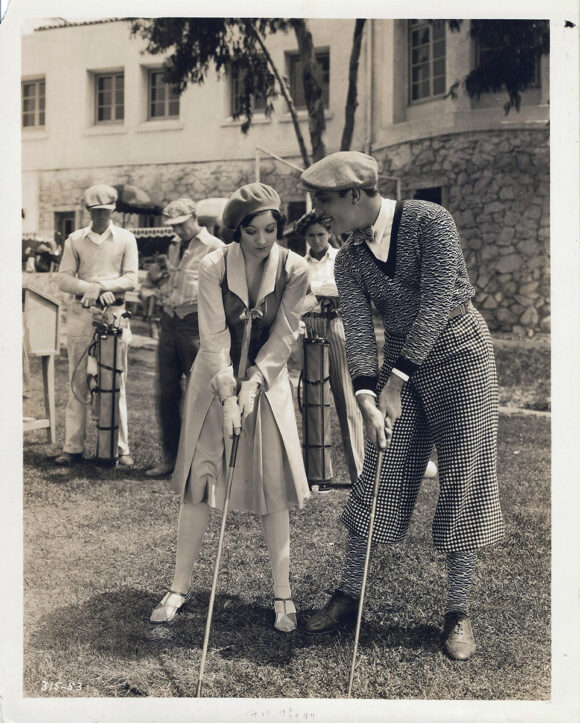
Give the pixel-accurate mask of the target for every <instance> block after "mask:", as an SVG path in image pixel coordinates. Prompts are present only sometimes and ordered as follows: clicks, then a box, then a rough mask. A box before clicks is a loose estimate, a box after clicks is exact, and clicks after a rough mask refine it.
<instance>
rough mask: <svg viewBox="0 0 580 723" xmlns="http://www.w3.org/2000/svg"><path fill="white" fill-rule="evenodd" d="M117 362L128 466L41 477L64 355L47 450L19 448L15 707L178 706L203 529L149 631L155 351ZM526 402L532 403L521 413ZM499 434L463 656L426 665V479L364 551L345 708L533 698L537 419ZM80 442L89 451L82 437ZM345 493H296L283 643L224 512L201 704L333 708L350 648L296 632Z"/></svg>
mask: <svg viewBox="0 0 580 723" xmlns="http://www.w3.org/2000/svg"><path fill="white" fill-rule="evenodd" d="M502 353H503V352H502ZM507 353H508V352H505V354H507ZM540 356H541V357H542V361H541V364H543V365H544V368H543V369H541V370H540V372H541V373H540V374H538V370H536V371H534V370H531V371H530V374H529V376H530V379H538V378H539V376H541V374H542V373H545V371H546V358H547V359H548V362H547V363H548V367H549V354H548V355H543V356H542V355H540ZM130 359H131V360H130V363H131V367H130V377H129V384H128V399H129V432H130V436H131V446H132V453H133V456H134V457H135V459H136V467H135V469H132V470H128V471H127V470H125V469H113V470H111V469H106V468H98V467H95V466H93V465H91V464H90V463H86V464H83V465H80V466H78V467H75V468H72V469H71V470H62V469H58V468H55V467H54V466H53V465H52V463H51V459H50V456H51V455H54V454H56V453H57V452H58V451H59V450H60V448H61V445H62V438H63V425H64V421H63V420H64V403H65V400H66V396H67V382H66V355H63V356H61V357H60V358H59V359H58V360H57V399H58V400H59V404H58V408H57V415H58V420H59V428H58V439H57V442H58V445H56V446H55V447H50V446H49V445H46V444H45V442H44V435H43V433H41V432H33V433H28V434H27V435H26V436H25V439H24V535H25V541H24V542H25V569H24V585H25V589H24V598H25V619H24V623H25V628H24V695H25V696H29V697H42V696H48V697H52V696H71V697H72V696H77V697H78V696H83V697H91V696H107V697H125V696H156V697H157V696H159V697H167V696H195V691H196V684H197V676H198V672H199V663H200V658H201V648H202V643H203V633H204V626H205V618H206V612H207V603H208V598H209V590H210V586H211V579H212V572H213V560H214V555H215V550H216V548H217V537H218V532H219V523H220V515H219V513H216V512H214V513H213V514H212V517H211V526H210V530H209V534H208V535H207V536H206V539H205V542H204V547H203V548H202V553H201V556H200V561H199V564H198V566H197V568H196V571H195V573H194V579H193V586H194V590H195V593H194V597H193V601H192V603H191V604H190V605H189V606H188V608H187V609H186V611H184V612H183V613H182V614H181V615H179V616H178V617H177V619H176V621H175V622H174V623H173V624H171V625H170V626H153V625H151V624H150V623H149V622H148V617H149V614H150V612H151V610H152V608H153V607H154V605H155V604H156V603H157V602H158V601H159V599H160V597H161V596H162V594H163V593H164V591H165V589H166V588H167V585H168V584H169V582H170V579H171V573H172V562H173V555H174V549H175V529H176V522H177V512H178V502H177V500H176V498H175V496H174V495H173V493H171V492H170V491H169V490H168V487H167V482H166V481H164V480H153V481H151V480H148V479H147V478H145V477H144V474H143V470H144V469H146V468H147V467H148V466H150V465H152V464H153V463H154V462H156V461H157V460H158V458H159V454H160V444H159V432H158V427H157V421H156V417H155V412H154V388H155V362H154V352H153V350H152V349H140V350H132V352H131V358H130ZM541 364H540V366H541ZM512 366H513V365H510V363H509V361H508V362H506V364H505V367H506V369H509V368H511V367H512ZM498 368H500V364H499V360H498ZM32 372H33V375H34V379H35V383H34V385H33V388H32V391H31V398H30V399H29V400H27V401H26V403H25V414H29V415H30V416H40V413H41V409H40V398H41V393H40V388H39V382H38V377H39V374H38V372H39V370H38V366H37V365H36V362H35V361H34V360H33V365H32ZM548 376H549V368H548ZM500 379H501V375H500ZM510 383H511V382H510ZM521 383H522V382H521V380H520V381H519V382H518V381H516V382H515V383H514V389H515V388H516V386H515V385H517V384H521ZM508 386H509V385H508ZM508 386H506V387H505V388H504V389H503V392H502V393H503V394H504V399H506V398H507V397H510V392H509V389H508ZM518 393H519V394H522V392H521V390H520V391H519V392H518ZM534 394H535V395H536V396H538V389H537V388H536V389H535V390H533V389H532V390H530V395H529V396H530V398H532V397H533V396H534ZM508 401H509V400H508ZM511 401H512V403H513V399H512V400H511ZM520 401H521V400H520ZM504 403H506V402H505V401H504ZM522 406H524V404H522ZM533 406H535V408H538V406H537V404H534V405H533ZM499 431H500V434H499V474H500V484H501V495H502V504H503V510H504V514H505V518H506V523H507V536H506V539H505V542H504V543H503V544H501V545H497V546H495V547H492V548H489V549H487V550H484V551H482V553H481V555H480V558H479V563H478V567H477V574H476V580H475V583H474V586H473V594H472V601H473V602H472V616H473V620H474V627H475V633H476V638H477V643H478V653H477V655H476V656H475V657H474V658H473V659H472V660H471V661H470V662H468V663H463V664H462V663H456V662H455V663H454V662H452V661H450V660H449V659H447V658H446V657H445V656H444V655H443V654H442V653H441V650H440V643H439V629H440V625H441V618H442V607H443V605H444V598H445V583H446V581H445V575H444V555H442V554H440V553H435V552H434V551H433V550H432V548H431V545H430V522H431V518H432V514H433V510H434V506H435V501H436V495H437V481H436V480H430V481H429V480H425V482H424V486H423V489H422V491H421V494H420V497H419V500H418V504H417V508H416V511H415V515H414V520H413V523H412V527H411V529H410V532H409V535H408V538H407V540H406V542H405V543H403V544H401V545H398V546H395V547H393V548H385V547H383V548H380V549H379V551H378V552H377V554H376V556H375V559H374V560H373V563H372V565H371V569H370V573H369V575H370V576H369V585H368V588H367V599H366V604H365V620H364V622H363V626H362V629H361V638H360V644H359V662H358V666H357V673H356V676H355V686H354V690H353V695H354V696H356V697H361V698H383V699H401V698H407V699H457V700H468V699H480V700H508V699H517V700H547V699H549V697H550V655H551V652H550V420H549V418H543V417H536V416H534V417H532V416H519V415H516V416H509V417H503V416H502V417H501V418H500V430H499ZM92 433H94V430H92ZM339 440H340V435H339V432H338V428H337V425H335V427H334V429H333V441H334V442H335V444H334V466H335V479H336V481H338V482H346V469H345V464H344V458H343V456H342V450H341V448H340V441H339ZM91 443H92V445H93V446H92V448H91V449H93V450H94V437H93V438H92V440H91ZM347 495H348V490H347V489H334V490H333V491H332V492H331V493H330V494H328V495H313V497H312V499H311V500H310V501H309V502H308V504H307V506H306V508H305V509H304V510H302V511H300V512H297V511H294V512H292V514H291V529H292V567H291V579H292V584H293V597H294V601H295V603H296V605H297V608H298V610H299V629H298V631H296V632H295V633H293V634H291V635H283V634H281V633H277V632H276V631H275V630H274V629H273V628H272V621H273V613H272V609H271V607H272V598H271V581H270V571H269V562H268V556H267V551H266V548H265V546H264V543H263V540H262V534H261V526H260V522H259V519H258V518H257V517H254V516H251V515H247V514H243V513H235V512H233V513H230V516H229V517H228V525H227V530H226V542H225V549H224V556H223V558H222V568H221V573H220V579H219V586H218V594H217V598H216V604H215V609H214V623H213V627H212V634H211V638H210V646H209V653H208V658H207V662H206V675H205V683H204V695H205V696H208V697H216V698H217V697H225V698H228V697H233V698H237V697H256V698H270V697H289V698H293V697H299V698H308V697H320V698H340V697H343V696H345V695H346V689H347V685H348V677H349V672H350V663H351V655H352V645H353V637H354V636H353V634H352V633H350V634H348V633H347V634H344V635H343V636H341V637H338V638H334V639H331V640H329V641H327V642H324V643H321V642H311V641H310V640H309V639H308V638H307V637H306V635H305V634H304V633H303V632H302V631H301V629H300V623H303V622H304V620H305V619H306V617H307V616H308V615H309V614H311V613H312V612H313V611H314V610H316V609H317V608H318V607H319V606H320V605H322V604H323V603H324V602H325V600H326V596H327V593H328V592H329V591H332V590H333V589H334V587H335V585H336V583H337V581H338V578H339V575H340V568H341V560H342V553H343V549H344V542H345V538H346V535H345V531H344V530H343V528H342V526H340V524H339V523H338V521H337V519H338V514H339V511H340V509H341V507H342V505H343V504H344V502H345V501H346V498H347ZM56 683H60V684H61V685H59V686H58V687H57V686H56Z"/></svg>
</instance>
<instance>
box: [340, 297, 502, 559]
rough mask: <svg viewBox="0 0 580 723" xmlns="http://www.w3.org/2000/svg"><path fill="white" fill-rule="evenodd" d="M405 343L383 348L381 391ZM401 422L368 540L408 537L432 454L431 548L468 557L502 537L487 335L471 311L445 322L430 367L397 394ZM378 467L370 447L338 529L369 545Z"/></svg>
mask: <svg viewBox="0 0 580 723" xmlns="http://www.w3.org/2000/svg"><path fill="white" fill-rule="evenodd" d="M403 343H404V339H402V338H393V337H386V338H385V350H384V363H383V367H382V369H381V373H380V377H379V383H378V391H379V392H380V390H381V389H382V387H383V386H384V384H385V382H386V381H387V379H388V377H389V375H390V373H391V369H392V367H393V364H394V362H395V360H396V359H397V357H398V355H399V352H400V350H401V347H402V345H403ZM401 402H402V413H401V416H400V418H399V419H398V420H397V421H396V423H395V425H394V429H393V436H392V439H391V444H390V445H389V447H388V449H387V450H386V452H385V454H384V455H383V466H382V469H381V476H380V489H379V496H378V499H377V511H376V517H375V524H374V532H373V540H374V541H375V542H378V543H386V544H392V543H395V542H399V541H400V540H402V539H403V538H404V536H405V534H406V532H407V529H408V526H409V522H410V519H411V514H412V512H413V508H414V506H415V501H416V499H417V494H418V492H419V487H420V485H421V480H422V477H423V473H424V471H425V467H426V465H427V462H428V460H429V454H430V451H431V448H432V445H433V444H435V447H436V449H437V456H438V464H439V487H440V489H439V498H438V501H437V506H436V509H435V516H434V519H433V526H432V532H433V544H434V547H435V548H436V549H438V550H444V551H446V552H467V551H472V550H476V549H478V548H480V547H484V546H486V545H491V544H493V543H494V542H497V541H498V540H499V539H500V538H501V537H502V536H503V531H504V528H503V519H502V514H501V509H500V503H499V493H498V485H497V474H496V458H497V376H496V370H495V360H494V356H493V348H492V343H491V338H490V335H489V331H488V328H487V325H486V323H485V321H484V319H483V318H482V317H481V315H480V314H479V313H478V312H477V311H476V310H475V309H471V310H470V311H468V312H467V313H465V314H463V315H461V316H456V317H454V318H453V319H450V320H449V322H448V323H447V326H446V327H445V329H444V331H443V332H442V333H441V335H440V336H439V338H438V340H437V342H436V343H435V345H434V346H433V348H432V350H431V352H430V353H429V355H428V357H427V359H426V360H425V361H424V362H423V364H421V366H420V367H419V368H418V369H417V371H416V372H415V373H414V374H413V376H412V377H411V379H410V380H409V381H408V382H406V383H405V384H404V386H403V391H402V395H401ZM376 462H377V450H376V448H375V447H374V446H373V445H372V444H370V443H367V446H366V450H365V459H364V464H363V471H362V473H361V475H360V476H359V478H358V479H357V481H356V484H355V485H354V486H353V488H352V490H351V493H350V497H349V500H348V502H347V504H346V506H345V508H344V510H343V512H342V515H341V521H342V522H343V523H344V525H345V526H346V527H347V529H348V530H349V531H350V532H351V533H353V534H355V535H359V536H364V537H366V536H367V535H368V526H369V518H370V509H371V504H372V494H373V486H374V478H375V469H376Z"/></svg>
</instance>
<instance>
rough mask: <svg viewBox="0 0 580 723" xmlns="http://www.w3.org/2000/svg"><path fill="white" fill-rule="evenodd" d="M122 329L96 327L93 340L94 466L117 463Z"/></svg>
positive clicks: (121, 371) (121, 370)
mask: <svg viewBox="0 0 580 723" xmlns="http://www.w3.org/2000/svg"><path fill="white" fill-rule="evenodd" d="M122 331H123V330H122V329H120V328H119V327H116V326H110V325H106V326H100V327H98V333H97V339H96V349H95V352H96V354H95V355H96V359H97V387H96V409H95V416H96V418H97V458H96V462H97V464H102V465H106V466H108V465H110V466H113V465H115V464H116V463H117V460H118V443H119V394H120V391H121V387H120V382H121V374H122V373H123V371H124V370H123V354H122V344H121V334H122Z"/></svg>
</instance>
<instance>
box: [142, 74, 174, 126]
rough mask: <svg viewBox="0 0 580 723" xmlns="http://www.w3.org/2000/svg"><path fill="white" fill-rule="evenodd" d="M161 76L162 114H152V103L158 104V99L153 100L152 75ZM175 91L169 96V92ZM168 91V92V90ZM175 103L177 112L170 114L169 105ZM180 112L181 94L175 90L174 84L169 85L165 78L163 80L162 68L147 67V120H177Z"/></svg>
mask: <svg viewBox="0 0 580 723" xmlns="http://www.w3.org/2000/svg"><path fill="white" fill-rule="evenodd" d="M154 76H160V77H161V87H163V88H164V93H163V99H162V101H161V102H163V111H164V112H163V115H153V114H152V112H151V111H152V107H153V103H155V104H157V105H158V104H159V103H160V101H159V100H156V101H153V99H152V96H153V90H154V88H153V77H154ZM172 90H173V91H174V92H175V96H174V97H173V98H172V97H171V92H170V91H172ZM168 91H169V92H168ZM175 102H176V103H177V113H174V114H171V113H170V112H169V111H170V106H171V103H175ZM180 112H181V96H180V95H179V94H178V93H177V92H176V91H175V86H171V85H170V84H169V83H167V82H166V81H165V80H163V69H162V68H148V69H147V120H148V121H164V120H179V114H180Z"/></svg>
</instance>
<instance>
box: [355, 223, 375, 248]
mask: <svg viewBox="0 0 580 723" xmlns="http://www.w3.org/2000/svg"><path fill="white" fill-rule="evenodd" d="M351 239H352V242H353V243H355V244H362V243H363V242H364V241H367V242H368V243H372V242H373V241H374V240H375V229H374V228H373V227H372V226H367V227H366V228H355V229H354V231H352V233H351V234H350V236H349V237H348V240H349V241H350V240H351Z"/></svg>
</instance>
